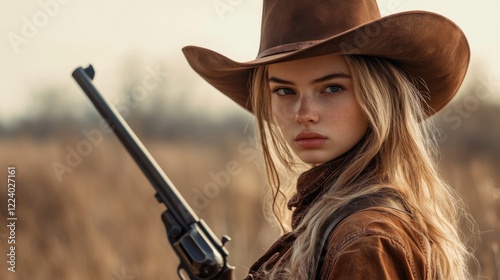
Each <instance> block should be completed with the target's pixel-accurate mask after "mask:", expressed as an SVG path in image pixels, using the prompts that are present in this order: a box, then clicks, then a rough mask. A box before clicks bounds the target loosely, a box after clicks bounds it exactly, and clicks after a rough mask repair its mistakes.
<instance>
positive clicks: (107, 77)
mask: <svg viewBox="0 0 500 280" xmlns="http://www.w3.org/2000/svg"><path fill="white" fill-rule="evenodd" d="M5 2H6V1H4V3H5ZM378 2H379V6H380V10H381V11H382V13H383V14H385V15H387V14H392V13H396V12H402V11H407V10H427V11H432V12H437V13H439V14H442V15H444V16H446V17H448V18H450V19H451V20H453V21H454V22H456V23H457V24H458V25H459V26H460V27H461V28H462V29H463V30H464V32H465V34H466V35H467V37H468V39H469V43H470V46H471V49H472V63H473V64H477V63H480V62H482V63H483V64H484V67H485V68H484V71H486V72H487V71H490V72H491V73H493V75H494V77H497V78H499V79H496V80H497V81H500V66H499V65H500V54H499V52H498V50H499V49H500V31H499V29H500V16H498V12H499V11H500V1H499V0H478V1H470V0H469V1H466V0H439V1H437V0H433V1H431V0H424V1H417V0H384V1H382V0H379V1H378ZM224 5H225V7H226V8H227V9H228V10H225V11H222V12H221V11H220V10H219V11H218V10H217V9H216V7H224ZM261 9H262V1H257V0H182V1H179V0H176V1H173V0H143V1H130V0H122V1H118V0H86V1H83V0H39V1H34V0H24V1H10V2H9V3H8V7H7V4H4V7H3V8H2V9H1V10H0V21H1V25H0V34H1V35H2V37H1V38H2V40H1V41H0V61H1V63H0V75H1V77H2V78H1V83H0V97H1V99H0V122H2V121H8V120H9V118H13V117H14V116H19V115H23V114H25V109H26V108H25V106H24V104H26V102H27V101H28V100H29V99H31V98H33V96H31V95H30V94H31V93H33V92H36V89H37V88H39V87H48V86H51V85H56V86H57V87H62V88H64V89H66V90H67V91H68V95H69V96H73V95H74V96H78V98H80V96H81V95H83V93H82V92H81V91H80V90H79V88H78V87H77V86H76V84H75V83H74V81H73V79H72V78H71V76H70V75H71V72H72V71H73V70H74V69H75V68H76V67H77V66H81V65H85V66H86V65H87V64H88V63H92V64H93V65H94V67H95V68H96V70H97V75H96V83H97V84H98V88H100V89H101V91H103V93H104V92H105V93H104V94H106V95H112V94H113V92H116V90H117V86H118V85H117V83H118V82H121V81H122V79H121V78H122V77H120V76H118V75H121V74H123V72H122V71H120V70H121V69H122V68H123V66H124V63H125V62H124V61H125V60H126V59H127V58H128V57H130V56H131V55H133V56H134V57H135V58H136V59H137V63H138V65H139V66H140V67H142V68H143V69H146V68H147V67H154V66H155V65H157V64H158V63H159V62H162V63H164V64H167V65H176V67H177V69H178V70H176V71H175V73H172V74H173V76H172V77H173V79H174V81H175V79H176V77H177V78H179V77H180V78H182V79H181V80H193V84H195V88H196V93H193V95H194V97H193V98H199V99H205V96H209V98H206V99H208V100H206V101H203V102H211V104H213V105H214V106H211V107H215V108H216V107H217V106H223V107H224V106H227V107H229V108H232V107H231V106H233V105H232V104H231V103H230V102H227V100H226V99H225V98H223V97H221V96H222V95H221V94H219V93H217V92H216V91H215V89H213V88H212V87H211V86H210V85H208V84H207V83H205V82H204V81H203V80H202V79H201V78H199V77H198V76H197V75H196V74H195V73H194V72H193V71H191V70H190V68H189V66H188V65H187V63H186V62H185V60H184V57H183V55H182V53H181V50H180V49H181V48H182V47H183V46H185V45H198V46H203V47H206V48H210V49H213V50H215V51H218V52H220V53H223V54H224V55H226V56H228V57H230V58H233V59H235V60H237V61H247V60H252V59H254V58H255V56H256V53H257V49H258V44H259V31H260V17H261ZM99 78H100V79H99ZM166 94H168V93H166ZM220 104H223V105H220ZM234 106H235V105H234ZM234 108H237V107H236V106H235V107H234Z"/></svg>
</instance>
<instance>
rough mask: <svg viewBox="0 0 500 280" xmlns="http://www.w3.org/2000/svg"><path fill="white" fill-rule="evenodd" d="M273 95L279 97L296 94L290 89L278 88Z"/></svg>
mask: <svg viewBox="0 0 500 280" xmlns="http://www.w3.org/2000/svg"><path fill="white" fill-rule="evenodd" d="M273 93H276V94H277V95H290V94H294V93H295V92H294V91H293V90H292V89H289V88H278V89H275V90H273Z"/></svg>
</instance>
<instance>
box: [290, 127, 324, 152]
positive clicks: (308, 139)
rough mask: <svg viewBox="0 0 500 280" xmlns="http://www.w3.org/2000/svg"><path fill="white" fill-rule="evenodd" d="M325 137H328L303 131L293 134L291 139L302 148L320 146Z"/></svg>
mask: <svg viewBox="0 0 500 280" xmlns="http://www.w3.org/2000/svg"><path fill="white" fill-rule="evenodd" d="M327 139H328V138H327V137H326V136H324V135H322V134H319V133H316V132H312V131H304V132H300V133H298V134H297V135H295V137H294V139H293V140H294V141H295V143H297V145H299V146H300V147H301V148H303V149H317V148H319V147H321V146H322V145H323V144H324V143H325V142H326V140H327Z"/></svg>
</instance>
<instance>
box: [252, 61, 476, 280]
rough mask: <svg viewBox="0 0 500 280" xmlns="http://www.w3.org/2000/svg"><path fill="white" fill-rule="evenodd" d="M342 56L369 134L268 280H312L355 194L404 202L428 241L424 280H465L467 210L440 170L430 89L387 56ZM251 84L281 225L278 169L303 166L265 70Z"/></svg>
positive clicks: (281, 190)
mask: <svg viewBox="0 0 500 280" xmlns="http://www.w3.org/2000/svg"><path fill="white" fill-rule="evenodd" d="M345 59H346V61H347V63H348V65H349V68H350V70H351V74H352V76H353V85H354V89H355V97H356V99H357V101H358V103H359V104H360V106H361V108H362V110H363V112H364V114H365V116H366V119H367V123H368V131H367V134H366V136H365V138H364V139H363V140H362V141H363V142H362V143H360V145H359V146H360V148H359V149H357V150H356V151H355V155H354V157H353V159H352V162H351V163H350V164H349V165H348V166H347V167H346V168H345V170H344V171H343V172H342V173H341V174H340V176H339V178H338V180H336V181H335V182H334V183H333V185H331V186H329V189H328V190H327V191H326V194H325V195H324V196H323V197H322V198H321V199H320V200H319V201H318V202H317V203H315V204H314V205H313V206H311V209H310V210H309V211H308V213H307V214H306V216H305V217H304V219H303V220H302V222H301V223H300V224H299V225H298V226H297V228H296V229H295V233H297V235H298V237H297V239H296V241H295V242H294V244H293V247H292V249H291V253H290V257H289V258H282V260H281V261H280V262H278V264H277V265H276V266H275V267H274V268H273V269H271V270H270V271H268V274H267V275H266V276H265V277H266V278H269V279H308V278H309V276H310V275H311V269H312V268H314V267H315V265H316V263H315V260H314V249H315V244H317V242H318V240H317V239H318V238H321V230H322V226H324V224H325V223H326V222H327V221H328V220H329V219H330V217H331V216H332V214H333V213H334V212H335V211H336V210H337V209H339V208H340V207H342V206H343V205H346V204H347V203H349V201H351V200H353V199H355V198H357V197H360V196H363V195H367V194H371V193H377V192H381V191H384V192H385V191H391V192H397V193H398V194H399V195H400V196H401V197H402V198H403V200H404V202H405V204H406V206H407V207H408V208H409V209H410V211H411V213H412V216H413V217H414V219H415V220H416V221H417V223H418V224H419V225H420V226H421V228H422V231H423V233H424V234H425V235H426V236H427V238H428V244H427V245H428V246H429V248H430V250H428V251H429V254H428V256H427V262H428V265H429V268H430V269H429V271H428V275H427V278H428V279H467V278H468V277H469V274H468V269H467V265H466V261H467V259H468V258H469V257H472V255H471V253H470V252H468V250H467V248H466V246H465V245H464V243H463V242H462V241H461V238H460V232H459V219H460V217H462V216H463V215H464V213H465V211H462V209H463V208H461V207H460V206H458V205H461V201H460V199H459V198H458V196H457V195H456V193H455V192H454V191H453V190H452V189H451V188H450V187H449V186H448V185H447V184H446V183H445V182H444V181H443V180H442V179H441V177H440V175H439V174H438V172H437V166H436V156H437V149H436V146H437V144H436V141H435V140H434V139H435V137H433V126H432V123H431V121H430V119H429V118H427V117H426V113H425V109H428V107H427V105H426V102H425V100H426V98H427V97H426V95H425V93H422V92H420V91H419V90H418V89H417V86H419V87H421V88H424V87H425V85H424V84H423V83H422V82H421V81H419V80H417V79H415V78H412V77H410V76H409V75H407V74H406V73H404V72H402V71H401V70H400V69H399V68H398V67H397V66H395V65H394V64H393V63H391V62H389V61H387V60H385V59H381V58H376V57H368V56H345ZM251 86H252V89H251V91H252V106H253V111H254V114H255V117H256V121H257V129H258V133H259V136H260V139H261V144H262V149H263V152H264V160H265V164H266V170H267V173H268V178H269V181H270V184H271V186H272V191H273V192H272V194H273V199H272V203H273V205H272V207H273V211H274V213H275V215H276V216H277V219H278V221H279V222H280V223H284V220H283V219H282V218H281V217H282V215H283V213H284V212H286V208H285V202H286V193H287V191H286V189H284V188H283V186H282V183H281V182H280V175H279V170H280V167H281V166H282V167H284V168H286V169H287V170H288V171H292V170H295V167H296V166H297V164H298V161H297V159H296V158H295V157H294V155H293V153H292V152H291V151H290V149H289V147H288V146H287V144H286V143H285V141H284V140H283V137H282V136H281V133H280V131H279V128H278V126H277V124H276V122H275V121H274V119H273V117H272V111H271V93H270V90H269V86H268V82H267V67H266V66H262V67H258V68H257V69H256V70H255V72H254V75H253V83H252V85H251ZM275 158H277V159H278V160H275ZM373 161H375V162H376V163H377V164H376V165H375V167H374V168H373V169H370V173H369V174H368V176H366V174H363V175H364V176H359V175H360V174H361V173H362V172H363V170H365V168H366V167H367V166H368V164H369V163H370V162H373ZM277 164H280V165H281V166H279V165H277ZM284 209H285V210H284ZM283 228H285V226H283Z"/></svg>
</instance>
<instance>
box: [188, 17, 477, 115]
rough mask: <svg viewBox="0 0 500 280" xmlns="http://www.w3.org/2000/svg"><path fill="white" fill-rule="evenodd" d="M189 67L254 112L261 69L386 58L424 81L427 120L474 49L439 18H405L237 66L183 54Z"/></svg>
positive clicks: (201, 51)
mask: <svg viewBox="0 0 500 280" xmlns="http://www.w3.org/2000/svg"><path fill="white" fill-rule="evenodd" d="M182 51H183V53H184V55H185V57H186V59H187V61H188V63H189V64H190V66H191V67H192V68H193V69H194V70H195V71H196V72H197V73H198V74H199V75H200V76H201V77H202V78H203V79H205V80H206V81H207V82H208V83H210V84H211V85H213V86H214V87H215V88H217V89H218V90H219V91H221V92H222V93H224V94H225V95H227V96H228V97H229V98H230V99H232V100H233V101H235V102H236V103H238V104H239V105H241V106H242V107H244V108H246V109H247V110H249V111H252V107H251V102H250V100H249V96H250V92H249V82H250V80H251V73H252V69H253V68H255V67H257V66H262V65H268V64H272V63H278V62H284V61H289V60H296V59H303V58H308V57H313V56H319V55H325V54H345V55H367V56H376V57H381V58H386V59H389V60H391V61H393V62H394V63H396V64H397V65H398V66H399V67H400V68H402V69H403V70H404V71H406V72H407V73H409V74H410V75H412V76H413V77H416V78H418V79H421V80H422V81H423V82H424V83H425V85H426V87H425V86H422V85H417V86H418V87H419V90H420V91H421V92H422V94H424V95H425V99H426V103H427V105H428V106H427V107H426V111H427V114H428V115H429V116H430V115H432V114H434V113H435V112H437V111H439V110H440V109H441V108H443V107H444V106H445V105H446V104H447V103H448V102H449V101H450V100H451V99H452V98H453V96H454V95H455V94H456V92H457V91H458V89H459V87H460V85H461V84H462V81H463V79H464V77H465V74H466V72H467V68H468V65H469V59H470V48H469V45H468V42H467V39H466V37H465V35H464V33H463V32H462V30H461V29H460V28H459V27H458V26H457V25H456V24H455V23H453V22H452V21H450V20H449V19H447V18H446V17H443V16H441V15H439V14H435V13H431V12H426V11H410V12H402V13H397V14H393V15H389V16H386V17H382V18H380V19H377V20H374V21H371V22H368V23H366V24H364V25H360V26H358V27H356V28H353V29H350V30H346V31H345V32H342V33H340V34H337V35H335V36H332V37H329V38H326V39H323V40H316V41H307V42H297V43H292V44H286V45H281V46H278V47H274V48H272V49H269V50H265V51H263V52H262V53H261V54H260V55H259V57H258V58H257V59H255V60H252V61H248V62H236V61H233V60H231V59H229V58H227V57H225V56H223V55H221V54H219V53H217V52H214V51H212V50H209V49H205V48H201V47H196V46H186V47H184V48H183V49H182Z"/></svg>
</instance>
